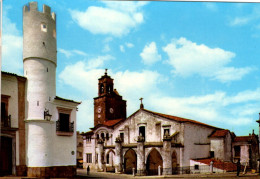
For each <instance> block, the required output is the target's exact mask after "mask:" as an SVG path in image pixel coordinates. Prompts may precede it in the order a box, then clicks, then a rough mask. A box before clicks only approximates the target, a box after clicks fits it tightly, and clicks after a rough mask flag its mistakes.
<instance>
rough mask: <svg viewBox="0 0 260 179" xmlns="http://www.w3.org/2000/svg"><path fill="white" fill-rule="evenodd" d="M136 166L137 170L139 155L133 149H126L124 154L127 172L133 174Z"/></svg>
mask: <svg viewBox="0 0 260 179" xmlns="http://www.w3.org/2000/svg"><path fill="white" fill-rule="evenodd" d="M133 168H135V171H136V170H137V155H136V153H135V151H134V150H133V149H131V148H130V149H129V150H127V151H126V153H125V155H124V170H125V173H127V174H132V170H133Z"/></svg>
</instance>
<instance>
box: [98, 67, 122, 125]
mask: <svg viewBox="0 0 260 179" xmlns="http://www.w3.org/2000/svg"><path fill="white" fill-rule="evenodd" d="M113 81H114V79H112V78H111V77H110V76H109V75H107V69H106V70H105V74H104V75H103V76H102V77H101V78H99V79H98V97H96V98H94V126H96V125H98V124H105V122H106V121H109V120H115V119H125V118H126V101H125V100H123V98H122V96H120V95H119V93H118V92H117V90H116V89H114V82H113Z"/></svg>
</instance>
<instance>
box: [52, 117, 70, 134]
mask: <svg viewBox="0 0 260 179" xmlns="http://www.w3.org/2000/svg"><path fill="white" fill-rule="evenodd" d="M73 132H74V121H73V122H69V123H68V122H66V123H65V122H61V121H60V120H58V121H56V134H57V135H73Z"/></svg>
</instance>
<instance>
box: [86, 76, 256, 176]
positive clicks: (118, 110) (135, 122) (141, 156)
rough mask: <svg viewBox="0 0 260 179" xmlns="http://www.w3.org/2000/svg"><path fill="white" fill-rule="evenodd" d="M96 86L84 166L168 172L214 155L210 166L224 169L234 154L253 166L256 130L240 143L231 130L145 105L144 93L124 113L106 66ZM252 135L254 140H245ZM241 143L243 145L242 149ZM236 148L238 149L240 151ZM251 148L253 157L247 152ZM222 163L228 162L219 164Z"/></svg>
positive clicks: (234, 158) (193, 167)
mask: <svg viewBox="0 0 260 179" xmlns="http://www.w3.org/2000/svg"><path fill="white" fill-rule="evenodd" d="M98 89H99V93H98V97H96V98H94V127H93V128H91V131H89V132H86V133H85V134H84V144H83V146H84V152H83V161H84V163H83V166H84V168H86V167H87V166H90V167H91V168H92V169H93V170H97V171H103V172H104V171H106V172H116V173H128V174H132V173H136V174H137V175H158V174H159V173H160V174H163V175H171V174H177V173H196V172H198V171H200V170H199V169H198V168H197V166H198V165H206V166H209V165H210V162H211V161H212V162H215V168H214V170H215V171H221V172H223V171H233V170H235V169H236V167H234V163H236V162H237V160H238V158H241V162H249V161H250V162H251V163H250V165H251V166H254V167H256V163H257V158H258V153H259V147H258V146H259V141H258V137H257V136H256V135H255V134H254V133H253V134H252V135H250V136H251V138H250V140H245V141H244V143H243V142H242V143H239V142H238V141H239V137H237V136H235V134H234V133H231V132H230V131H229V130H226V129H221V128H218V127H215V126H210V125H207V124H204V123H201V122H199V121H195V120H190V119H186V118H181V117H177V116H172V115H167V114H162V113H157V112H153V111H150V110H147V109H145V108H144V105H143V104H142V99H141V104H140V108H139V109H138V110H137V111H136V112H134V113H133V114H131V115H130V116H129V117H126V101H125V100H123V98H122V97H121V96H120V95H119V93H118V92H117V91H116V90H114V87H113V79H112V78H111V77H110V76H108V75H107V72H105V74H104V75H103V76H102V77H101V78H100V79H99V83H98ZM111 101H113V103H111ZM240 138H241V137H240ZM242 138H243V137H242ZM248 138H249V137H248ZM248 138H247V139H248ZM252 140H254V141H255V142H256V143H254V144H253V143H252V142H249V141H252ZM238 146H239V147H240V148H239V147H238ZM245 147H247V150H243V149H244V148H245ZM238 148H239V150H240V149H242V150H240V151H239V152H238V151H237V150H238ZM252 149H253V150H254V152H255V156H254V157H252V155H251V154H252V152H251V154H250V155H251V156H249V153H248V152H250V150H252ZM245 153H247V154H245ZM208 161H209V162H208ZM207 162H208V163H207ZM219 163H220V165H219ZM224 163H226V166H228V167H226V168H223V166H224ZM218 165H219V166H218ZM221 167H222V168H221ZM209 170H210V168H209V167H208V170H207V171H205V172H209Z"/></svg>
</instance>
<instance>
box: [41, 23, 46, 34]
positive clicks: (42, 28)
mask: <svg viewBox="0 0 260 179" xmlns="http://www.w3.org/2000/svg"><path fill="white" fill-rule="evenodd" d="M41 30H42V31H43V32H47V25H46V24H44V23H42V24H41Z"/></svg>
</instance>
